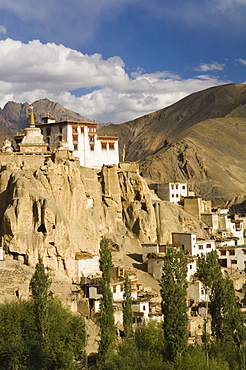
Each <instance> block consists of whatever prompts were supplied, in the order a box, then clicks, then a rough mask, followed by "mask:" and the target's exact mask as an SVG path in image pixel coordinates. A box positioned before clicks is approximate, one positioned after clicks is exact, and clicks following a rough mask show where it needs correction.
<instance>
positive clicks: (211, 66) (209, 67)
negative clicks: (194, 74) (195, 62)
mask: <svg viewBox="0 0 246 370" xmlns="http://www.w3.org/2000/svg"><path fill="white" fill-rule="evenodd" d="M224 67H225V64H221V63H218V62H211V63H208V64H206V63H203V64H200V66H199V67H196V68H195V71H202V72H208V71H222V70H223V69H224Z"/></svg>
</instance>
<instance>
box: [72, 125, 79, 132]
mask: <svg viewBox="0 0 246 370" xmlns="http://www.w3.org/2000/svg"><path fill="white" fill-rule="evenodd" d="M72 130H73V134H77V132H78V128H77V126H72Z"/></svg>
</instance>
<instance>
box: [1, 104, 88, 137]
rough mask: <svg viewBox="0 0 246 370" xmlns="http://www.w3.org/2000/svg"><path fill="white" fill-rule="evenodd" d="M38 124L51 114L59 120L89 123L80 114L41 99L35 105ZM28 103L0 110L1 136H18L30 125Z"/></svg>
mask: <svg viewBox="0 0 246 370" xmlns="http://www.w3.org/2000/svg"><path fill="white" fill-rule="evenodd" d="M33 107H34V112H35V120H36V123H41V122H42V117H43V116H44V115H45V114H47V113H50V115H51V116H54V117H55V118H56V119H57V120H63V119H74V120H77V121H89V120H88V119H86V118H84V117H82V116H81V115H80V114H79V113H75V112H73V111H71V110H69V109H66V108H64V107H62V106H61V105H60V104H58V103H55V102H52V101H50V100H49V99H40V100H37V101H35V102H34V103H33ZM29 108H30V105H29V104H28V103H24V104H21V103H15V102H8V103H7V104H6V105H5V106H4V108H3V109H0V134H12V135H16V133H17V132H19V131H20V130H22V129H23V128H25V127H26V126H27V125H28V122H29Z"/></svg>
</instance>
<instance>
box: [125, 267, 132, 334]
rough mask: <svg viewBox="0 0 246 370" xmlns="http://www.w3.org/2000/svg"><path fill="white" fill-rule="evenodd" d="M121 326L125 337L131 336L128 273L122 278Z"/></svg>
mask: <svg viewBox="0 0 246 370" xmlns="http://www.w3.org/2000/svg"><path fill="white" fill-rule="evenodd" d="M122 306H123V326H124V333H125V337H126V338H132V337H133V329H132V284H131V280H130V279H129V276H128V274H126V276H125V280H124V301H123V303H122Z"/></svg>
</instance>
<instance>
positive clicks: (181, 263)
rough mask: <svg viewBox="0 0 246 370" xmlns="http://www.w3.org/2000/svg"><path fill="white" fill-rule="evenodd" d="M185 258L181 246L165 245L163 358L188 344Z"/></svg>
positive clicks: (179, 352)
mask: <svg viewBox="0 0 246 370" xmlns="http://www.w3.org/2000/svg"><path fill="white" fill-rule="evenodd" d="M186 277H187V258H186V257H185V255H184V252H183V251H182V249H181V247H173V246H171V245H169V246H167V250H166V254H165V257H164V265H163V272H162V277H161V284H160V285H161V296H162V313H163V315H164V322H163V331H164V339H165V346H166V357H167V359H169V360H172V361H173V360H175V359H176V358H177V357H178V356H179V355H181V354H182V352H183V351H184V350H185V349H186V347H187V342H188V329H187V325H188V316H187V310H188V307H187V287H188V283H187V279H186Z"/></svg>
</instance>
